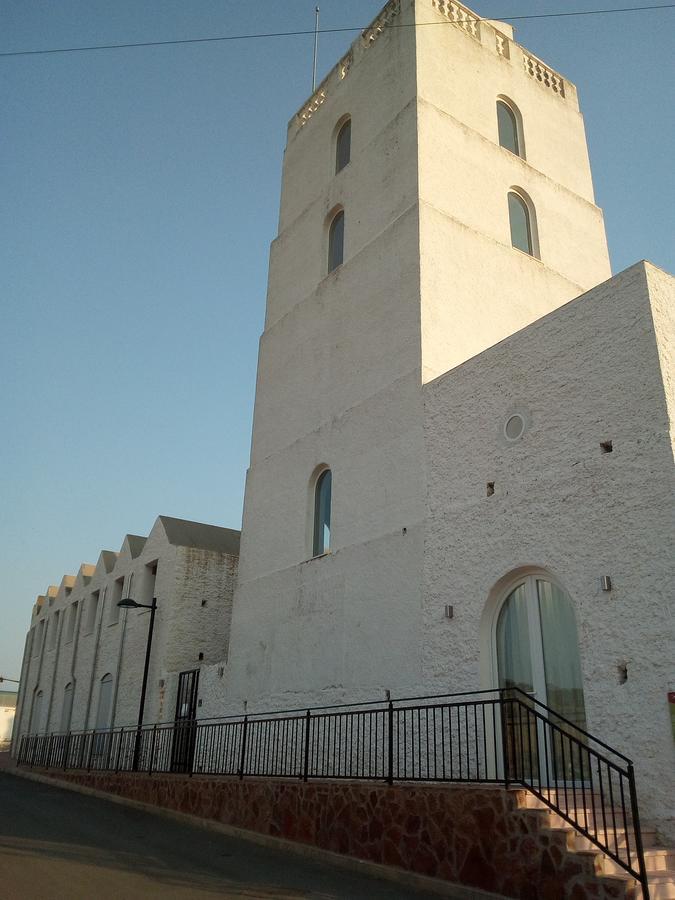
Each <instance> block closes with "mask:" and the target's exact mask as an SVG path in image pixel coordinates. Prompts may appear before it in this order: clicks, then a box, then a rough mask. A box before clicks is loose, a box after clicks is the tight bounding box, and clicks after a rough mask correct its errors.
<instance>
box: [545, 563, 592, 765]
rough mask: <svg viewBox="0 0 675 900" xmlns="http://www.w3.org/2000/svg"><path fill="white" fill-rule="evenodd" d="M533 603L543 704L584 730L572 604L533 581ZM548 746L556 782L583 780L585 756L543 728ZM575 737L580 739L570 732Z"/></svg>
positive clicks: (553, 730) (557, 590)
mask: <svg viewBox="0 0 675 900" xmlns="http://www.w3.org/2000/svg"><path fill="white" fill-rule="evenodd" d="M537 601H538V614H539V624H540V632H541V645H542V653H543V657H544V674H545V680H546V703H547V705H548V706H550V707H551V709H553V710H555V712H557V713H560V715H561V716H564V717H565V718H566V719H569V721H570V722H573V723H574V724H575V725H578V726H579V728H583V729H584V730H585V729H586V709H585V706H584V687H583V681H582V677H581V660H580V659H579V647H578V642H577V625H576V621H575V618H574V611H573V609H572V605H571V603H570V602H569V600H568V599H567V597H566V596H565V594H564V593H563V592H562V591H561V590H560V588H559V587H557V586H556V585H555V584H551V582H549V581H543V580H541V579H537ZM553 724H554V725H559V726H561V728H562V729H563V731H567V730H569V729H567V727H566V726H565V724H564V723H562V722H560V721H558V720H556V719H555V717H554V718H553ZM546 731H547V733H548V735H549V753H551V748H550V744H551V743H552V744H553V752H552V754H551V755H552V759H551V765H552V768H553V769H554V772H553V773H551V774H552V775H553V776H554V778H555V779H556V780H557V779H559V778H561V777H564V778H566V779H572V780H578V779H580V778H587V777H588V772H587V763H586V754H582V756H581V759H580V758H579V751H578V746H577V745H575V746H574V747H573V746H572V742H571V741H570V740H568V739H567V738H566V737H565V735H564V734H562V733H561V732H559V731H558V729H557V728H554V727H547V729H546ZM572 734H573V735H574V737H576V738H580V737H582V735H580V734H579V733H578V732H576V731H573V730H572Z"/></svg>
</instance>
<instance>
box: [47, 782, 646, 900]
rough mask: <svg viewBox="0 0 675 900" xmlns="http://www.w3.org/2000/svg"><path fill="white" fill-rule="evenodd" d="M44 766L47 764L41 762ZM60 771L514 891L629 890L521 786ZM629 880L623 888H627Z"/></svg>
mask: <svg viewBox="0 0 675 900" xmlns="http://www.w3.org/2000/svg"><path fill="white" fill-rule="evenodd" d="M44 774H45V775H51V774H53V773H51V772H44ZM58 778H59V780H65V781H69V782H74V783H76V784H79V785H83V786H85V787H89V788H94V789H96V790H101V791H107V792H109V793H112V794H116V795H118V796H123V797H127V798H129V799H131V800H135V801H140V802H144V803H151V804H154V805H157V806H161V807H165V808H167V809H172V810H177V811H179V812H183V813H189V814H191V815H195V816H199V817H202V818H206V819H212V820H215V821H218V822H221V823H223V824H225V825H230V826H235V827H237V828H243V829H248V830H250V831H255V832H258V833H261V834H265V835H270V836H273V837H279V838H285V839H287V840H293V841H299V842H301V843H305V844H311V845H314V846H316V847H320V848H321V849H324V850H331V851H333V852H337V853H341V854H344V855H347V856H353V857H357V858H359V859H364V860H368V861H370V862H375V863H381V864H384V865H390V866H397V867H399V868H402V869H405V870H408V871H412V872H416V873H418V874H422V875H428V876H432V877H436V878H442V879H444V880H446V881H450V882H454V883H458V884H462V885H466V886H469V887H474V888H480V889H483V890H486V891H492V892H495V893H499V894H502V895H503V896H506V897H513V898H523V900H535V898H538V900H563V898H572V900H586V898H594V900H606V898H629V897H632V896H634V894H633V892H632V890H630V886H631V882H630V881H624V880H620V879H608V878H605V877H602V876H599V875H597V874H596V866H595V854H592V853H585V854H582V853H575V852H572V851H570V850H569V849H568V846H567V836H566V833H565V832H564V831H562V830H558V831H555V830H552V829H550V828H546V827H545V826H544V822H545V818H542V817H541V816H540V814H539V811H538V810H533V809H528V808H526V807H525V792H524V791H522V792H521V791H505V790H503V789H501V788H498V787H497V788H490V787H475V788H474V787H468V786H445V785H444V786H440V785H411V784H398V785H394V786H393V787H389V786H387V785H382V784H370V783H364V782H347V781H344V782H327V781H324V782H309V783H308V784H303V783H301V782H297V781H290V780H286V781H284V780H271V779H265V780H263V779H260V780H255V779H245V780H244V781H238V780H235V779H226V778H209V777H205V776H195V777H193V778H186V777H185V776H178V775H174V776H171V775H169V776H167V775H157V776H151V777H149V776H145V775H137V776H132V775H128V774H119V775H115V774H108V773H93V772H92V773H81V772H77V773H76V772H63V773H59V775H58ZM627 888H628V890H627Z"/></svg>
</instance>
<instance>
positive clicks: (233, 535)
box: [159, 516, 241, 556]
mask: <svg viewBox="0 0 675 900" xmlns="http://www.w3.org/2000/svg"><path fill="white" fill-rule="evenodd" d="M159 521H160V522H161V523H162V526H163V528H164V532H165V534H166V537H167V540H168V541H169V543H170V544H174V545H175V546H177V547H196V548H197V549H199V550H215V551H216V552H217V553H228V554H229V555H230V556H239V541H240V538H241V532H240V531H235V530H234V529H233V528H221V527H220V526H219V525H204V524H203V523H202V522H190V521H188V520H187V519H174V518H172V517H171V516H159Z"/></svg>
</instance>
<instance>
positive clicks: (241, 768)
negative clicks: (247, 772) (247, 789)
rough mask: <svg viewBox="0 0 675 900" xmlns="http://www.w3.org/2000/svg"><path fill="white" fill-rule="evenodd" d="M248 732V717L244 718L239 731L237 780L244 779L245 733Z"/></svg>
mask: <svg viewBox="0 0 675 900" xmlns="http://www.w3.org/2000/svg"><path fill="white" fill-rule="evenodd" d="M247 731H248V716H244V725H243V728H242V730H241V756H240V760H239V780H240V781H242V779H243V778H244V762H245V759H246V732H247Z"/></svg>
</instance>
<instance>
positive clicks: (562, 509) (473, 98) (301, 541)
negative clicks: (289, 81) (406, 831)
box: [202, 0, 675, 835]
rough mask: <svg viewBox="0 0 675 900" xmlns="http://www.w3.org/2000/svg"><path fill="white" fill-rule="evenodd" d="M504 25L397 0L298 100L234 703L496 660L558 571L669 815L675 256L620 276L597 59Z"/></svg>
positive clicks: (569, 652)
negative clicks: (546, 59) (504, 628)
mask: <svg viewBox="0 0 675 900" xmlns="http://www.w3.org/2000/svg"><path fill="white" fill-rule="evenodd" d="M434 21H438V22H439V23H441V22H442V21H445V23H446V27H442V26H441V27H435V28H434V27H422V28H413V27H405V26H412V25H413V24H415V23H421V22H434ZM390 26H403V27H390ZM512 37H513V35H512V31H511V29H510V28H509V26H506V25H504V24H502V23H498V22H494V23H491V22H486V21H482V20H479V19H478V18H477V17H476V16H474V15H473V14H471V13H470V11H469V10H466V8H464V7H461V5H459V4H455V3H446V2H440V0H416V2H413V0H400V2H398V0H395V2H390V3H388V4H387V6H386V7H385V9H384V11H383V12H382V14H381V15H380V16H379V17H378V19H377V20H376V22H375V23H374V25H373V27H372V28H371V29H369V30H367V31H366V32H365V33H364V34H363V35H362V36H361V37H360V38H359V39H358V40H357V41H355V42H354V44H353V45H352V48H351V49H350V51H349V53H348V54H347V55H346V56H345V57H344V58H343V59H342V60H341V61H340V62H339V64H338V65H337V66H336V68H335V69H334V70H333V71H332V72H331V73H330V74H329V76H328V77H327V78H326V80H325V81H324V82H323V84H322V85H320V86H319V88H318V90H317V92H316V94H315V95H314V96H313V97H312V98H311V99H310V101H308V103H307V104H305V105H304V106H303V107H302V109H301V110H300V112H299V113H298V115H296V116H295V117H294V118H293V119H292V120H291V122H290V123H289V128H288V141H287V146H286V152H285V158H284V172H283V185H282V198H281V213H280V222H279V234H278V237H277V238H276V240H275V241H274V243H273V245H272V251H271V258H270V275H269V289H268V298H267V315H266V321H265V331H264V334H263V336H262V339H261V344H260V359H259V368H258V384H257V393H256V405H255V417H254V429H253V441H252V452H251V465H250V469H249V472H248V479H247V488H246V500H245V508H244V521H243V531H242V548H241V560H240V569H239V579H238V584H237V592H236V595H235V603H234V612H233V622H232V638H231V656H230V663H229V666H228V671H227V673H226V677H227V680H228V696H229V702H228V710H229V711H237V712H240V711H242V710H243V709H249V710H251V709H263V708H265V707H267V708H270V707H271V708H277V707H280V706H281V707H283V706H286V707H297V706H301V705H303V704H308V705H309V704H315V703H325V702H337V701H340V700H345V701H347V700H354V699H361V698H363V699H365V698H378V697H383V696H385V692H386V691H389V692H391V694H392V695H393V696H405V695H410V694H426V693H430V692H434V693H437V692H443V691H447V692H452V691H459V690H471V689H478V688H488V687H490V688H492V687H497V686H499V684H500V681H502V682H503V681H504V678H503V677H502V676H501V675H500V660H499V659H498V638H497V628H498V619H499V615H500V612H501V610H502V609H505V608H506V601H507V600H508V599H509V595H510V594H513V593H514V591H516V590H517V589H518V586H519V585H520V586H521V590H522V591H525V590H527V591H529V592H533V591H536V590H541V591H543V592H545V591H548V593H549V594H550V595H551V597H553V599H557V598H558V597H560V598H562V599H561V600H560V604H559V606H560V608H561V609H562V608H564V609H565V610H567V611H568V612H569V611H570V610H572V612H571V613H570V614H569V615H568V616H567V619H566V620H565V621H566V623H567V628H568V632H566V633H565V634H560V641H559V645H560V647H561V652H560V653H559V654H558V657H559V659H558V664H559V666H562V667H563V668H564V667H565V666H567V667H568V668H569V670H570V672H571V671H572V669H574V670H575V674H574V675H572V674H569V673H568V674H567V675H565V677H569V678H570V679H573V680H574V679H577V681H576V682H574V684H570V685H568V686H567V688H566V690H567V694H568V695H569V696H574V697H575V698H576V699H575V702H576V703H577V705H579V707H580V711H579V710H578V711H577V712H578V713H579V716H580V717H581V721H585V723H586V725H587V727H588V728H589V729H590V730H591V731H592V732H593V733H595V734H597V735H598V736H599V737H601V738H604V739H606V740H609V741H610V742H611V743H612V744H613V746H616V747H617V748H619V749H621V750H623V751H624V752H626V753H628V754H631V755H632V756H634V757H635V759H636V762H637V761H638V760H639V762H638V763H637V769H638V779H639V791H640V796H641V798H642V803H643V806H644V807H645V815H646V816H647V818H648V819H649V820H650V821H651V822H656V823H658V825H659V827H660V828H661V829H662V831H664V832H666V833H669V834H670V835H672V833H673V803H672V797H673V796H675V783H674V781H673V772H674V770H675V767H674V763H675V750H674V746H673V738H672V733H671V729H670V722H669V718H668V703H667V692H668V690H672V688H673V681H672V679H673V666H672V663H673V660H674V659H675V644H674V642H673V633H672V624H671V623H672V618H671V617H672V605H671V604H672V586H673V583H674V578H675V569H674V567H673V554H672V546H673V541H674V539H675V522H674V520H673V515H672V509H673V503H672V501H673V468H672V463H673V456H672V445H671V436H672V422H673V408H674V407H673V404H674V402H675V400H674V398H673V395H672V388H673V384H674V380H673V374H672V363H673V357H672V353H673V351H672V346H673V345H672V341H673V322H672V315H673V294H672V291H673V287H672V279H670V278H669V277H668V276H667V275H665V273H661V272H659V271H658V270H657V269H655V268H654V267H652V266H649V265H648V264H638V265H637V266H635V267H633V268H632V269H630V270H628V271H627V272H625V273H623V274H621V275H619V276H616V277H615V278H610V275H611V272H610V267H609V259H608V254H607V245H606V238H605V231H604V225H603V219H602V212H601V210H600V209H598V207H597V206H596V205H595V203H594V195H593V187H592V180H591V172H590V165H589V160H588V151H587V146H586V139H585V133H584V125H583V119H582V116H581V114H580V111H579V105H578V100H577V93H576V89H575V88H574V86H573V85H572V84H571V83H570V82H569V81H568V80H567V79H565V78H563V77H562V76H560V75H558V74H557V73H555V72H553V71H552V70H551V69H549V68H548V67H547V66H545V64H544V63H542V62H541V61H540V60H538V59H537V58H536V57H534V56H533V55H532V54H531V53H529V51H527V50H525V49H524V48H522V47H520V46H519V45H518V44H516V43H515V42H514V41H513V39H512ZM499 102H501V103H505V104H507V105H508V107H509V109H510V110H511V111H512V112H513V115H514V119H515V120H516V132H517V139H518V146H517V150H518V152H514V150H513V149H509V148H508V147H507V146H503V144H504V139H503V137H502V135H501V134H500V130H499V119H498V103H499ZM347 120H349V122H350V153H349V162H348V163H347V164H346V165H344V166H342V167H340V162H339V161H338V157H339V156H340V153H341V151H340V150H338V146H337V144H338V142H339V140H341V138H339V135H341V130H342V127H343V125H344V123H345V122H346V121H347ZM336 169H338V171H336ZM512 193H515V194H517V196H518V197H519V198H522V199H523V201H524V202H525V203H526V204H527V208H528V211H529V213H530V229H531V234H530V238H531V245H530V248H529V249H530V252H523V250H522V249H518V248H517V246H514V245H513V244H514V241H515V240H516V238H514V234H513V231H512V230H511V227H510V226H511V219H510V206H509V203H510V196H509V195H510V194H512ZM340 213H342V215H343V218H342V220H341V222H339V224H340V228H341V229H343V258H342V264H341V265H337V266H336V267H335V268H334V269H333V270H332V271H331V267H332V265H333V263H334V261H335V260H334V259H333V258H332V256H331V252H332V251H331V247H330V246H329V245H330V244H331V233H332V232H333V231H334V227H335V226H334V225H333V223H334V222H335V221H336V219H335V217H336V215H339V214H340ZM607 279H609V280H607ZM585 292H587V293H585ZM510 420H511V424H510V425H509V428H510V430H511V432H512V433H515V437H513V438H512V437H509V436H508V435H507V434H506V431H505V429H506V424H507V422H509V421H510ZM518 422H519V423H520V425H517V427H516V426H515V425H514V423H516V424H517V423H518ZM514 427H515V432H514ZM326 470H330V473H331V478H332V494H331V521H330V537H329V543H328V546H327V547H323V546H322V545H320V546H319V547H318V548H317V544H316V541H315V535H314V524H315V514H316V508H317V506H316V503H317V502H318V501H317V500H316V488H317V483H318V479H319V478H320V476H321V475H322V473H323V472H325V471H326ZM317 549H320V550H322V551H323V550H326V551H327V552H320V553H317ZM603 576H606V577H608V578H609V582H605V584H606V585H607V584H609V585H611V587H610V589H609V590H605V591H603V590H602V589H601V584H602V578H603ZM565 598H566V599H565ZM515 599H517V598H514V597H512V598H511V600H510V601H509V602H511V603H513V602H515ZM536 600H537V598H536V596H535V597H534V601H535V603H536ZM528 602H529V601H528ZM541 602H542V603H543V600H542V601H541ZM446 606H447V607H451V610H448V611H447V613H446ZM542 608H543V606H542ZM533 615H534V613H533ZM536 615H537V618H536V620H535V621H533V622H531V623H530V626H529V627H530V628H531V629H534V630H535V631H537V630H538V631H539V632H540V634H541V633H544V631H545V629H543V624H542V622H540V621H539V618H538V615H539V614H538V613H537V614H536ZM449 616H452V618H450V617H449ZM553 627H554V626H553ZM549 630H550V629H549ZM544 637H546V634H544ZM535 639H536V641H537V642H538V644H539V650H538V658H539V661H538V675H537V671H533V673H532V679H531V680H533V681H534V682H535V684H533V685H529V687H531V688H532V689H534V690H535V691H536V693H537V696H538V698H539V699H541V700H543V701H545V700H546V699H548V700H549V702H551V703H552V704H554V703H555V702H556V700H555V699H554V698H555V697H556V696H560V697H561V696H563V694H564V691H563V692H562V693H561V691H559V690H558V691H557V694H556V690H557V688H554V685H553V683H552V680H554V679H553V675H552V674H551V673H552V672H553V671H554V669H555V666H554V664H553V662H552V661H551V660H549V665H548V669H550V672H548V670H547V672H548V674H549V675H550V677H549V683H548V690H547V684H546V683H544V676H545V675H546V674H547V673H546V672H544V662H545V661H544V659H543V653H544V651H546V652H547V653H548V654H549V656H550V646H549V647H548V648H543V649H542V646H543V645H542V643H541V638H536V635H532V640H533V641H534V640H535ZM508 652H509V653H511V654H513V648H511V650H509V651H508ZM531 652H532V655H533V660H532V666H533V669H535V670H536V669H537V664H536V660H535V659H534V657H535V656H537V653H535V650H534V645H533V648H532V651H531ZM521 663H522V660H521ZM528 664H529V663H528ZM501 665H502V669H504V668H505V667H506V666H507V662H506V661H504V660H502V661H501ZM506 680H507V681H508V680H509V679H508V678H507V679H506ZM516 680H517V679H516ZM577 682H578V683H577ZM210 683H211V681H210V678H209V675H208V673H205V678H204V680H203V682H202V690H203V693H204V704H205V708H207V710H208V711H209V714H213V712H214V711H215V710H216V708H218V703H217V702H216V703H215V704H214V703H213V702H212V701H211V698H210V694H211V689H210V687H209V685H210ZM213 683H214V691H213V693H214V695H215V692H216V690H217V683H216V682H215V679H214V682H213ZM563 687H564V685H563Z"/></svg>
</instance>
